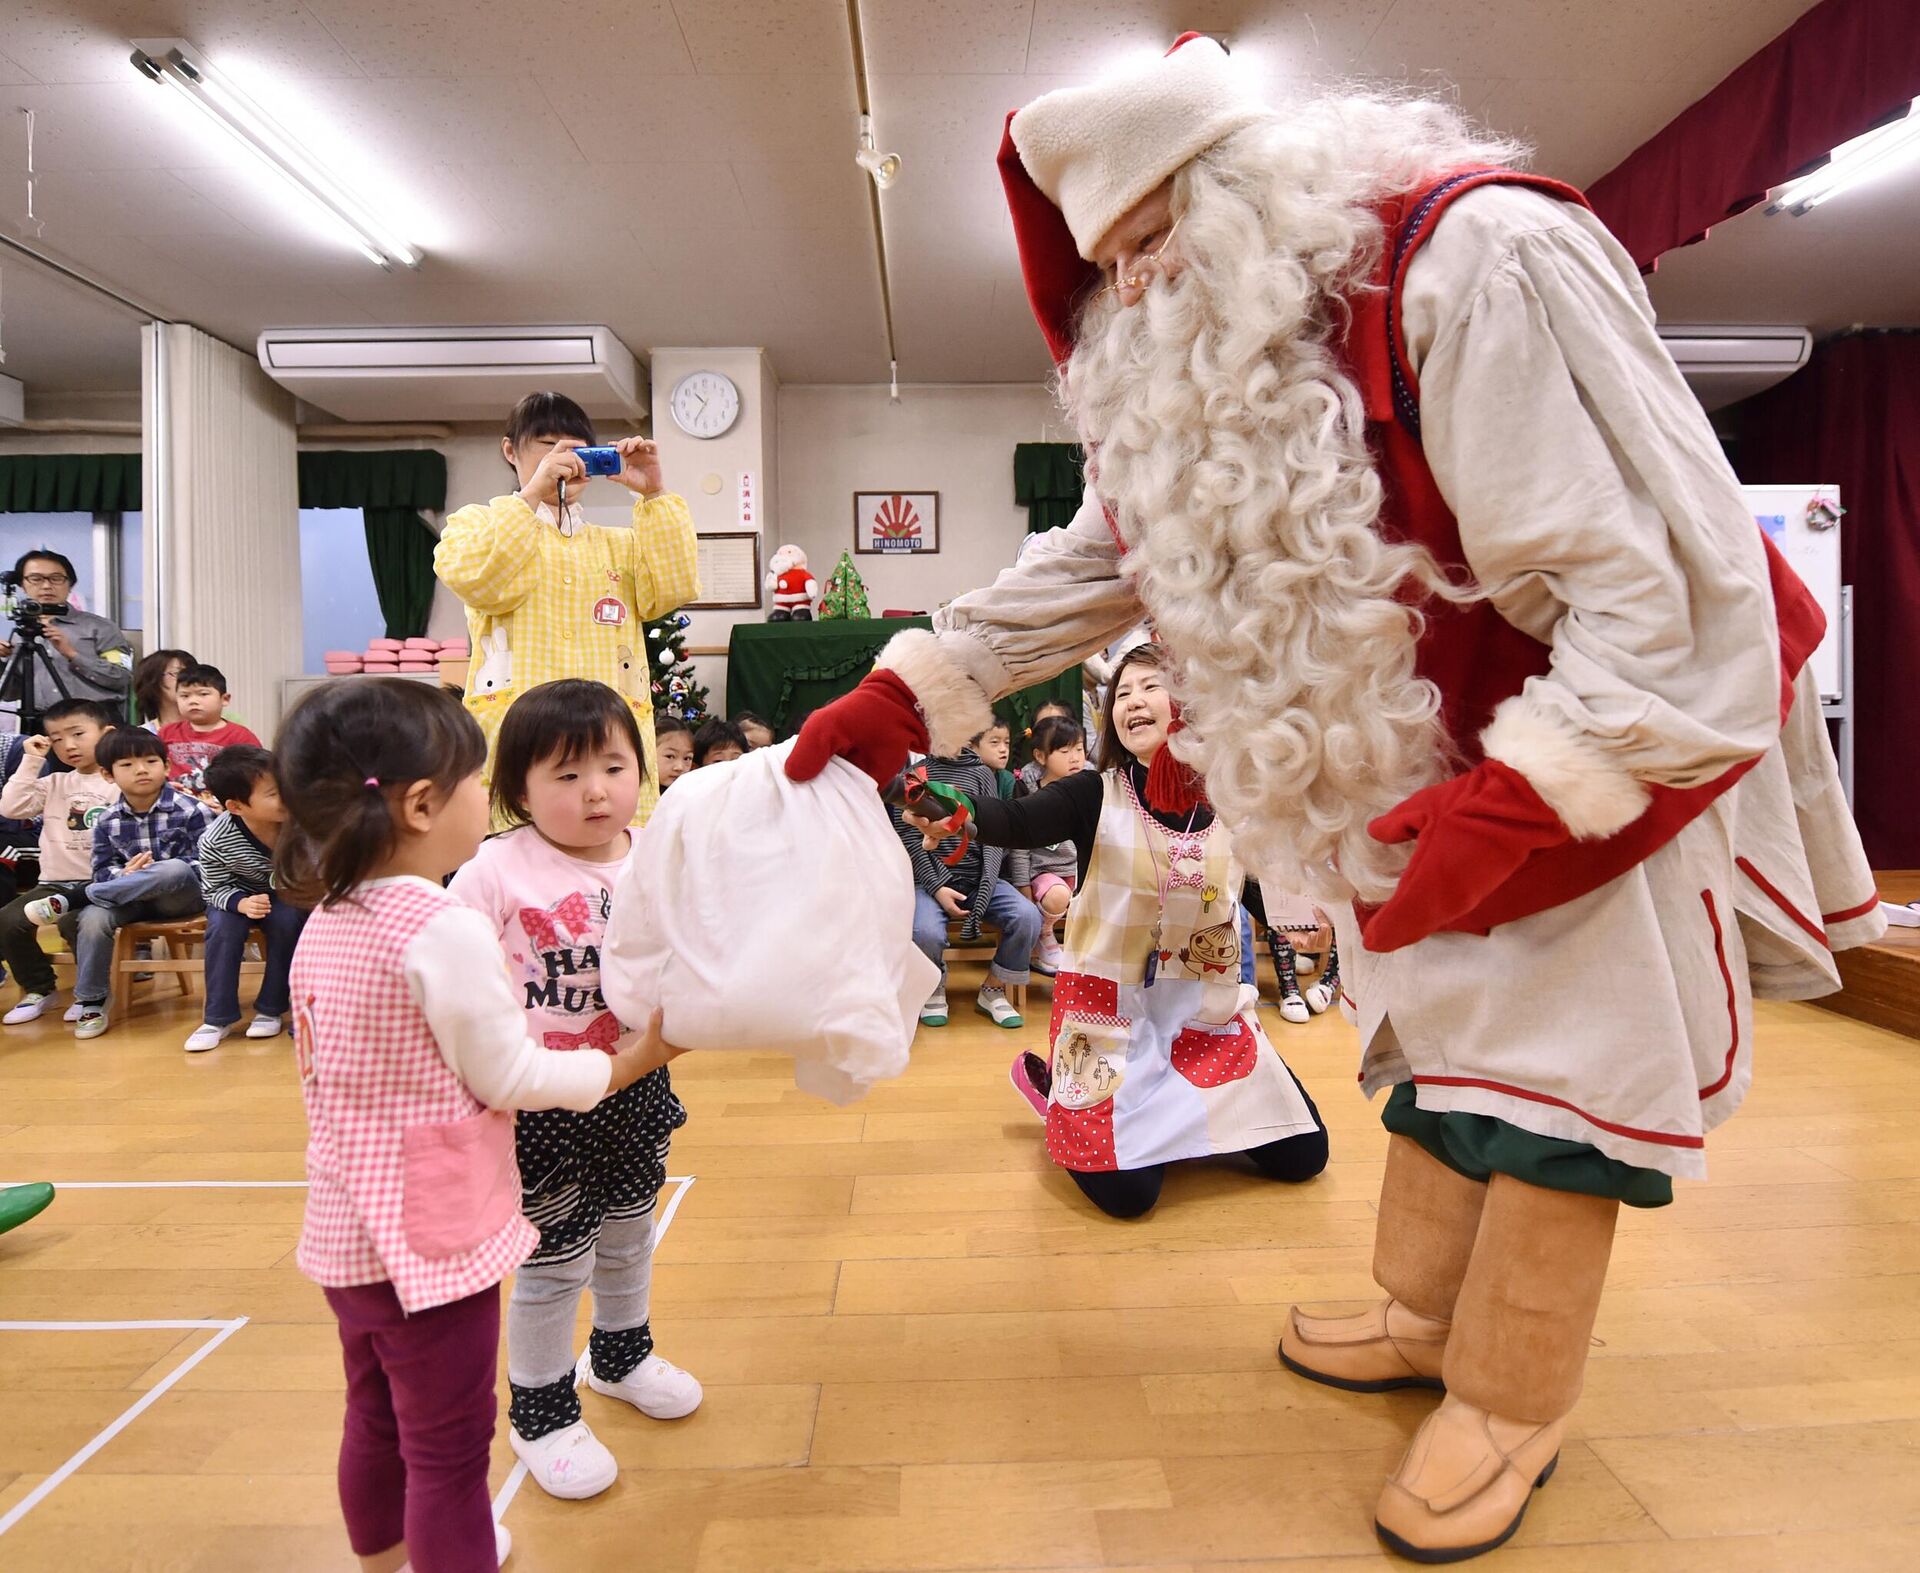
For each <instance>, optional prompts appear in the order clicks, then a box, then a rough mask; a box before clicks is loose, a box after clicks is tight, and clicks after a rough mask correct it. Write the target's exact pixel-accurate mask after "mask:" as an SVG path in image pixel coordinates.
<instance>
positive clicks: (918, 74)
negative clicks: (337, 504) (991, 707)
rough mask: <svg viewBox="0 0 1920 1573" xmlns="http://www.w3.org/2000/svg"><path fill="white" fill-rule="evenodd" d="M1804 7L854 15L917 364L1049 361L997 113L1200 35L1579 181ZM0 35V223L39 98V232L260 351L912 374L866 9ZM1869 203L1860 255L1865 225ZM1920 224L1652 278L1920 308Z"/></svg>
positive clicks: (244, 20) (59, 368) (627, 11)
mask: <svg viewBox="0 0 1920 1573" xmlns="http://www.w3.org/2000/svg"><path fill="white" fill-rule="evenodd" d="M1810 3H1811V0H1606V3H1599V0H1313V3H1310V4H1309V3H1292V4H1289V3H1284V0H1282V3H1275V0H1268V3H1265V4H1239V3H1225V0H1185V3H1182V4H1163V3H1154V0H862V15H863V17H864V19H865V27H866V40H867V54H868V62H869V70H870V74H871V79H872V86H873V99H874V113H875V118H876V122H877V130H878V134H879V142H880V145H881V146H882V147H883V148H891V149H894V150H897V151H898V152H900V153H901V154H902V155H903V156H904V157H905V160H906V169H905V173H904V174H903V175H902V177H901V179H900V181H899V183H898V184H897V185H896V186H895V187H894V188H893V189H892V190H891V191H889V192H888V193H887V194H886V197H885V199H884V203H885V211H886V222H887V231H888V245H889V248H890V252H891V258H892V271H893V284H894V293H895V308H896V309H895V316H896V323H897V327H898V336H899V345H900V357H901V376H902V378H903V379H906V380H910V381H916V382H933V381H960V382H968V381H1022V380H1028V379H1033V378H1037V377H1040V376H1042V375H1044V373H1045V371H1046V359H1045V355H1044V353H1043V351H1042V349H1041V347H1040V341H1039V337H1038V335H1037V333H1036V332H1035V331H1034V329H1033V326H1032V324H1031V321H1030V319H1029V318H1028V315H1027V309H1026V304H1025V301H1024V298H1023V296H1022V293H1021V289H1020V284H1019V279H1018V275H1017V272H1016V269H1015V265H1014V257H1013V244H1012V237H1011V233H1010V231H1009V229H1008V226H1007V222H1006V217H1005V211H1004V206H1003V203H1002V201H1001V197H1000V192H999V184H998V178H997V176H996V173H995V170H994V165H993V157H994V152H995V149H996V147H997V144H998V141H999V136H1000V125H1001V121H1002V118H1003V117H1004V115H1005V113H1006V111H1007V110H1008V109H1010V108H1012V107H1014V106H1016V105H1018V104H1021V103H1023V102H1025V101H1026V100H1028V99H1030V98H1032V97H1033V96H1035V95H1036V94H1038V93H1040V92H1043V91H1045V90H1047V89H1048V88H1051V87H1054V86H1057V85H1060V84H1062V83H1065V82H1068V81H1072V80H1075V79H1077V78H1081V77H1085V76H1088V75H1092V74H1097V73H1098V72H1099V71H1100V70H1101V69H1102V68H1103V67H1104V66H1106V65H1108V64H1110V63H1111V62H1112V61H1114V60H1115V59H1117V58H1119V57H1122V56H1124V55H1127V54H1129V53H1136V52H1138V51H1141V50H1144V49H1157V48H1163V47H1164V46H1165V44H1166V42H1167V41H1168V40H1169V39H1170V38H1171V37H1172V36H1173V35H1174V34H1175V33H1177V32H1178V31H1180V30H1181V29H1182V28H1188V27H1192V28H1200V29H1204V30H1208V31H1215V32H1220V33H1223V34H1226V35H1228V36H1230V37H1231V39H1232V41H1233V44H1234V48H1235V52H1236V55H1237V56H1238V57H1240V58H1242V59H1243V60H1245V61H1247V62H1249V63H1250V64H1251V66H1252V67H1253V68H1254V69H1256V70H1258V71H1260V72H1262V73H1263V74H1265V75H1266V76H1268V77H1270V78H1272V79H1274V82H1275V88H1276V92H1278V91H1280V90H1281V88H1282V85H1283V82H1284V80H1285V79H1290V78H1305V77H1318V78H1322V79H1325V78H1329V77H1333V76H1339V75H1362V76H1367V77H1373V78H1388V79H1393V80H1402V81H1412V82H1415V83H1418V84H1422V85H1425V86H1427V87H1429V88H1431V89H1433V90H1436V91H1446V92H1455V93H1457V94H1458V97H1459V99H1460V101H1461V102H1462V103H1463V104H1464V105H1465V106H1466V107H1467V108H1469V109H1470V110H1472V111H1473V112H1474V113H1476V114H1478V115H1480V116H1482V117H1483V118H1484V119H1485V120H1487V121H1488V122H1489V123H1491V124H1492V125H1493V126H1495V127H1497V128H1498V129H1500V130H1503V131H1507V132H1513V133H1519V134H1522V135H1525V136H1527V137H1529V138H1531V139H1532V140H1534V141H1535V142H1536V143H1537V144H1538V146H1539V148H1540V155H1539V158H1538V160H1537V162H1538V165H1539V167H1541V168H1543V169H1545V170H1548V171H1550V172H1552V173H1555V174H1558V175H1561V176H1563V177H1565V178H1567V179H1570V180H1573V181H1575V182H1577V183H1585V182H1588V181H1591V180H1592V179H1593V178H1594V177H1596V176H1598V175H1600V174H1601V173H1603V172H1604V171H1606V170H1607V169H1609V168H1611V167H1612V166H1613V164H1615V163H1616V162H1617V161H1618V160H1619V159H1620V158H1622V157H1623V156H1624V155H1625V154H1627V153H1628V152H1630V151H1631V150H1632V149H1633V148H1634V147H1636V146H1638V145H1639V143H1641V142H1642V141H1643V140H1645V139H1646V137H1648V136H1649V135H1651V134H1652V133H1653V132H1654V131H1656V130H1657V129H1659V127H1660V126H1662V125H1664V124H1665V123H1666V122H1667V121H1668V120H1669V119H1671V118H1672V116H1673V115H1674V114H1676V113H1677V112H1678V111H1679V110H1681V109H1682V108H1684V107H1685V106H1686V105H1687V104H1688V103H1690V102H1691V101H1693V100H1694V99H1695V98H1697V97H1699V96H1700V95H1701V94H1702V93H1704V92H1705V91H1706V90H1707V89H1708V88H1710V87H1712V86H1713V85H1714V83H1716V82H1717V81H1719V80H1720V78H1721V77H1723V76H1724V75H1725V74H1726V73H1727V72H1728V71H1729V70H1731V69H1732V68H1733V67H1734V66H1736V65H1737V64H1739V63H1740V62H1741V61H1742V60H1744V59H1745V58H1746V57H1747V56H1748V55H1750V54H1751V53H1752V52H1753V51H1754V50H1755V49H1757V48H1759V47H1760V46H1761V45H1762V44H1764V43H1765V42H1766V41H1767V40H1768V39H1770V38H1771V37H1773V36H1774V35H1775V34H1776V33H1778V32H1779V31H1780V30H1781V28H1783V27H1784V26H1786V25H1787V24H1788V23H1789V22H1791V21H1792V20H1793V19H1794V18H1795V17H1796V16H1798V15H1799V14H1800V13H1801V12H1802V11H1804V10H1806V9H1807V7H1808V5H1809V4H1810ZM159 37H181V38H186V39H190V40H192V41H193V42H194V43H195V44H197V45H198V46H199V47H200V48H201V49H202V50H204V51H205V53H206V55H207V57H208V58H209V60H210V61H211V63H212V64H213V65H215V66H216V67H218V68H221V69H223V70H225V71H227V72H229V73H230V74H231V75H233V76H234V77H235V78H237V79H238V80H240V81H241V82H242V83H243V84H246V85H248V86H250V87H251V88H252V89H253V90H254V91H255V93H256V94H257V95H258V96H259V97H260V98H262V99H263V100H264V101H265V102H266V103H267V104H268V105H269V106H270V107H271V108H272V109H273V111H274V112H275V113H276V114H277V115H279V116H280V117H281V118H282V119H283V120H284V121H285V122H286V123H287V124H288V126H289V127H290V128H292V129H294V130H296V131H297V132H298V133H299V134H300V135H301V136H302V137H303V138H304V139H305V140H307V141H308V142H309V144H310V145H312V146H313V147H314V148H316V150H321V151H330V152H331V153H332V154H333V155H334V157H335V159H336V161H337V162H338V163H340V164H341V165H343V166H344V167H346V168H348V169H351V170H352V171H354V172H355V173H356V174H358V175H359V177H360V178H361V179H362V180H363V182H364V183H365V185H366V187H367V189H368V190H369V191H371V192H374V193H381V194H384V201H385V206H386V207H387V208H388V209H389V211H391V212H393V213H394V214H395V215H397V216H399V217H402V218H403V219H404V220H405V223H406V227H407V228H408V230H409V233H410V235H411V237H412V238H414V239H416V240H417V241H419V242H420V243H421V244H423V245H424V246H425V248H426V250H427V253H428V260H427V263H426V266H425V267H424V268H423V269H422V270H421V271H420V272H419V273H417V274H408V273H405V272H400V273H396V274H385V273H382V272H380V271H379V270H377V269H375V268H373V267H371V266H370V265H368V264H367V263H366V262H365V261H363V260H362V259H361V258H360V257H359V256H357V255H356V254H355V253H353V252H351V251H349V250H346V249H345V248H343V247H341V246H339V245H337V244H336V243H334V242H333V241H331V240H329V239H328V238H326V237H324V236H320V235H316V234H315V233H314V232H312V231H310V230H308V229H307V228H306V227H305V226H304V225H303V224H302V223H301V222H300V221H298V220H297V219H291V218H289V217H288V215H287V213H286V212H285V210H284V209H283V208H282V207H281V206H280V205H279V204H278V202H277V201H275V200H273V199H272V198H271V196H270V195H269V194H268V193H269V192H270V190H271V187H270V186H269V187H267V188H264V189H263V186H262V184H261V182H262V180H263V179H264V178H265V177H263V176H261V175H260V174H259V173H258V172H257V171H255V170H254V168H253V167H252V166H251V164H250V163H249V162H248V160H247V156H246V155H245V154H244V153H242V152H240V151H238V150H237V149H234V148H232V147H230V146H228V145H225V144H224V143H223V142H222V140H221V139H220V138H219V137H218V136H217V135H215V134H213V133H212V132H210V131H207V130H205V129H203V128H202V127H201V126H200V125H199V124H198V123H197V122H196V121H195V120H194V118H193V117H192V115H191V113H190V112H189V111H188V110H187V109H186V106H184V105H180V104H175V103H173V102H172V101H171V100H172V95H170V94H168V93H166V92H164V91H163V90H162V89H160V88H158V87H156V86H154V85H153V84H151V83H148V82H146V81H145V80H143V79H142V78H140V77H139V76H138V75H137V74H136V73H135V72H134V70H133V68H132V67H131V66H130V65H129V64H128V61H127V55H128V51H129V47H130V46H129V40H131V39H135V38H159ZM0 51H3V52H0V225H4V226H5V227H6V228H7V229H8V230H10V231H11V232H14V233H26V231H25V230H24V222H23V220H24V207H25V181H24V167H25V140H26V139H25V129H26V127H25V117H24V116H21V115H19V114H18V113H16V112H15V111H17V109H19V108H32V109H34V110H36V111H37V121H38V137H37V148H36V152H37V160H38V164H39V168H40V169H41V171H42V177H41V181H40V187H39V198H38V204H37V206H38V211H39V213H40V215H41V218H42V219H43V221H44V228H43V230H42V231H41V232H40V234H39V235H38V236H37V244H39V245H40V246H42V247H44V248H45V249H47V250H49V251H51V252H54V253H57V254H59V255H61V256H63V257H65V258H68V259H70V260H72V261H73V262H75V263H76V264H78V265H80V266H82V267H84V268H85V269H86V270H88V271H90V272H92V273H95V274H97V275H99V276H101V277H103V278H106V279H108V280H111V281H113V282H114V283H116V284H118V285H120V286H122V287H123V288H126V289H128V290H129V291H130V292H132V293H135V294H138V295H139V296H141V297H143V298H145V299H147V300H150V301H152V302H153V303H154V304H155V305H156V306H157V307H159V308H160V309H162V310H165V311H168V312H170V313H172V314H174V315H176V316H177V317H179V318H181V319H184V320H188V321H192V322H196V323H199V324H200V325H201V326H203V327H205V328H207V329H209V330H210V331H212V332H215V333H217V334H219V335H221V336H222V337H225V338H227V339H230V340H231V341H233V342H235V343H238V344H242V345H248V346H250V345H251V344H252V342H253V338H254V335H255V334H256V333H257V332H258V331H259V329H261V328H262V327H266V326H316V325H327V324H348V323H389V324H429V323H449V324H456V323H479V322H605V323H607V324H609V325H610V326H612V327H613V328H614V329H615V330H616V331H617V332H618V333H619V334H620V336H621V337H622V338H623V339H624V340H625V341H626V342H627V343H628V344H629V345H630V346H632V347H633V348H635V349H636V350H638V351H641V352H642V353H644V352H645V350H646V349H647V348H648V347H649V346H651V345H655V344H702V343H711V344H761V345H765V346H766V347H767V349H768V350H769V352H770V353H771V355H772V358H773V362H774V365H775V367H776V368H777V369H778V371H779V374H780V376H781V377H782V378H783V379H784V380H786V381H789V382H869V381H881V380H884V379H885V377H886V374H887V366H886V349H885V343H884V337H883V332H882V327H881V318H880V306H879V289H878V278H877V270H876V266H875V263H874V260H873V251H872V245H871V241H870V237H869V232H868V227H867V200H866V188H865V184H864V179H865V177H864V176H862V175H861V174H860V173H859V172H858V171H857V170H856V169H855V168H854V165H853V162H852V158H851V153H852V149H853V143H854V116H855V99H854V86H853V76H852V51H851V46H850V43H849V39H848V31H847V21H846V8H845V3H844V0H548V3H547V4H546V5H545V6H543V7H540V8H538V9H535V8H530V7H528V6H526V5H524V4H522V3H518V0H411V3H406V4H402V3H396V0H8V25H7V27H6V30H5V33H4V35H0ZM1907 194H1908V195H1910V194H1911V188H1907ZM1869 212H1871V213H1873V214H1875V215H1876V217H1875V218H1874V220H1873V223H1872V226H1871V227H1872V229H1873V232H1874V235H1875V237H1876V240H1875V246H1876V248H1877V249H1875V250H1874V251H1873V253H1872V254H1873V255H1874V256H1876V257H1878V258H1880V259H1881V260H1880V261H1879V262H1878V263H1876V264H1875V265H1874V266H1873V267H1871V268H1868V267H1865V266H1862V265H1860V264H1859V261H1858V259H1857V258H1856V256H1855V255H1854V254H1853V252H1852V250H1851V246H1850V244H1849V242H1848V241H1847V239H1846V237H1847V236H1848V235H1849V233H1850V230H1849V226H1850V225H1854V226H1857V225H1859V224H1861V223H1863V222H1865V217H1864V216H1865V215H1866V214H1868V213H1869ZM1917 212H1920V204H1915V203H1913V202H1911V201H1906V202H1904V203H1896V204H1893V205H1892V210H1889V206H1888V204H1887V203H1886V202H1885V201H1884V200H1882V197H1881V195H1880V194H1863V195H1862V196H1861V197H1859V198H1851V199H1846V200H1845V201H1841V202H1836V203H1834V204H1833V205H1832V206H1831V207H1830V208H1828V209H1826V210H1823V211H1822V213H1820V214H1819V215H1817V216H1816V217H1813V218H1809V219H1805V220H1800V221H1797V229H1798V231H1799V233H1795V232H1794V231H1795V229H1796V223H1795V221H1788V220H1784V219H1775V220H1766V221H1761V220H1759V219H1757V218H1749V219H1745V220H1742V221H1741V222H1740V223H1739V224H1738V225H1729V226H1728V227H1727V229H1726V230H1725V231H1724V232H1723V234H1720V235H1716V236H1715V237H1714V239H1713V240H1712V241H1709V242H1708V243H1707V245H1705V246H1703V247H1699V248H1695V250H1694V251H1693V252H1691V253H1688V254H1685V255H1682V256H1679V257H1676V258H1675V259H1673V260H1671V261H1670V262H1669V263H1668V264H1667V265H1666V266H1665V267H1664V268H1663V269H1662V275H1661V277H1660V279H1659V280H1658V281H1657V293H1658V295H1659V297H1660V299H1661V302H1662V306H1663V310H1667V311H1669V312H1671V311H1673V310H1675V309H1676V308H1675V302H1676V301H1681V300H1683V301H1684V302H1685V307H1686V309H1685V312H1684V313H1682V314H1684V315H1687V316H1690V317H1693V318H1696V319H1702V320H1721V321H1732V320H1743V319H1746V318H1749V317H1753V318H1757V319H1758V320H1768V319H1774V320H1792V321H1809V322H1816V323H1819V324H1821V325H1828V324H1830V323H1837V322H1843V321H1854V320H1873V321H1887V322H1891V321H1900V322H1913V321H1920V284H1916V282H1915V281H1916V279H1920V270H1915V269H1913V268H1912V267H1911V266H1910V265H1907V259H1909V258H1911V256H1912V255H1914V252H1915V244H1916V242H1920V220H1917V219H1916V213H1917ZM1736 232H1738V234H1739V235H1740V236H1741V241H1740V244H1739V245H1738V246H1733V245H1728V244H1723V242H1724V241H1726V240H1728V239H1729V238H1730V237H1732V236H1734V235H1735V233H1736ZM1749 234H1752V235H1753V236H1754V237H1755V238H1754V239H1752V240H1748V239H1747V238H1746V237H1747V236H1748V235H1749ZM1896 256H1897V257H1898V258H1899V261H1900V264H1901V265H1899V266H1895V265H1893V262H1894V259H1895V257H1896ZM0 270H3V271H4V281H3V287H0V309H4V311H5V322H4V343H5V346H6V349H7V352H8V363H7V365H6V367H5V369H6V370H7V371H8V372H10V373H12V374H14V375H17V376H21V377H23V378H25V380H26V381H27V382H28V384H29V388H30V389H32V390H39V391H56V390H79V389H89V390H91V389H102V388H132V387H135V386H137V384H138V380H139V378H138V357H137V353H136V337H135V334H134V331H133V328H132V326H131V325H130V323H129V322H128V320H127V319H125V318H118V317H116V316H115V315H114V314H113V313H112V312H110V311H107V310H103V309H102V308H101V307H100V306H99V305H98V304H97V303H96V302H95V301H93V300H90V299H89V298H87V297H85V296H83V295H80V294H78V293H76V292H75V291H73V290H71V289H70V288H68V287H66V286H63V285H56V284H53V283H51V282H48V281H47V280H45V279H44V278H41V277H37V276H36V275H35V272H34V270H33V269H31V268H30V267H29V266H28V265H26V264H23V263H19V262H16V261H14V260H12V259H10V258H8V257H7V255H6V254H5V253H0ZM423 413H427V412H423Z"/></svg>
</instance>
